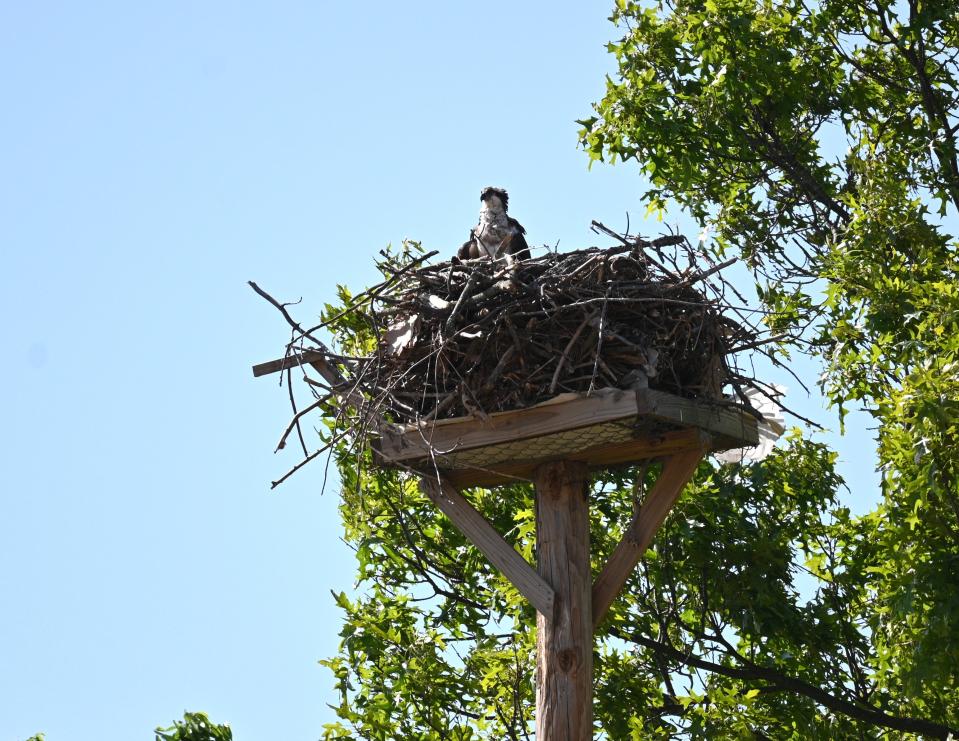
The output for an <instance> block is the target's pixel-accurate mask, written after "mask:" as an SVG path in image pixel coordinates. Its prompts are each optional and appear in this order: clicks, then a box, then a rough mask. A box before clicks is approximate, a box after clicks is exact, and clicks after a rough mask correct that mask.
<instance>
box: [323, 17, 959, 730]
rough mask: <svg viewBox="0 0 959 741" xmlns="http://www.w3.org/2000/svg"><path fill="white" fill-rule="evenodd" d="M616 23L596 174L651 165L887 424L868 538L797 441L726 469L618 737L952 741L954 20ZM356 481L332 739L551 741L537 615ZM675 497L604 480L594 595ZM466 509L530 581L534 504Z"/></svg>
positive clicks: (450, 537) (798, 341) (432, 519)
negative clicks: (639, 506)
mask: <svg viewBox="0 0 959 741" xmlns="http://www.w3.org/2000/svg"><path fill="white" fill-rule="evenodd" d="M612 20H613V21H614V22H615V23H616V24H617V28H618V29H619V31H620V32H621V34H622V36H621V38H620V40H618V41H616V42H615V43H612V44H610V51H611V52H612V53H613V54H615V56H616V59H617V60H618V64H619V70H618V74H616V75H615V76H614V77H612V78H611V79H610V80H609V82H608V87H607V92H606V95H605V97H604V98H603V100H602V101H600V102H599V103H598V104H597V105H596V114H595V116H594V117H592V118H590V119H588V120H585V121H583V122H582V124H583V131H582V142H583V145H584V147H585V148H586V149H587V151H588V153H589V154H590V156H591V157H592V158H594V159H596V160H607V161H616V160H634V161H635V162H636V163H638V165H639V167H640V168H641V169H642V171H643V172H644V173H645V174H646V175H647V176H648V177H649V178H650V181H651V182H652V188H651V190H650V191H649V193H648V194H647V196H646V198H647V201H648V203H649V206H650V209H651V210H657V209H664V208H666V207H668V206H671V204H678V206H680V207H682V208H684V209H686V210H688V211H689V212H690V213H691V214H692V215H693V216H694V217H695V218H696V219H698V220H699V221H700V222H701V223H702V224H704V225H708V226H709V227H710V228H711V229H712V231H713V233H714V235H715V240H714V242H713V244H714V249H716V250H717V251H719V252H722V253H724V254H727V255H728V254H739V255H741V256H742V257H743V258H744V261H745V262H746V264H747V265H748V266H749V267H750V268H751V269H752V271H753V273H754V275H755V276H756V282H757V289H758V291H759V295H760V298H761V300H762V301H763V302H764V304H765V305H766V307H767V308H768V309H769V311H770V312H771V314H770V318H769V321H770V324H771V325H772V327H773V329H774V330H776V331H777V332H781V333H782V334H783V335H784V336H785V337H786V339H784V340H783V343H782V345H781V346H780V347H779V348H778V349H777V350H778V352H780V353H784V354H785V353H789V352H792V353H797V352H807V353H811V354H812V355H813V356H814V357H815V358H817V359H818V360H819V362H821V364H822V377H821V385H822V388H823V391H824V393H825V394H826V395H827V398H829V399H830V400H831V402H832V403H834V404H835V405H836V406H837V408H838V409H839V411H840V414H841V413H842V412H843V411H844V410H845V409H846V408H848V407H849V406H851V405H856V406H861V407H863V408H865V409H866V410H868V411H869V413H870V414H872V415H873V416H874V418H875V420H876V425H877V429H878V461H877V465H878V467H879V469H880V471H881V473H882V492H881V503H880V504H879V505H878V506H877V507H876V509H875V510H874V511H872V512H870V513H868V514H866V515H864V516H853V515H852V514H851V513H850V511H849V510H848V508H847V507H845V506H844V505H843V501H842V496H843V493H844V489H843V483H842V481H841V480H840V479H839V477H838V476H837V474H836V472H835V469H834V462H835V456H834V454H833V453H831V452H830V451H829V450H828V449H827V448H826V447H824V446H823V445H822V444H821V443H818V442H816V441H815V440H813V439H809V438H806V437H803V436H802V435H801V434H800V433H799V432H798V431H794V432H793V433H792V434H791V435H790V436H789V437H788V439H787V440H785V441H784V442H783V444H782V445H781V446H780V447H779V449H778V450H777V451H776V452H775V453H774V454H773V455H772V456H770V457H769V458H767V459H766V460H764V461H762V462H760V463H755V464H751V465H746V466H716V465H713V464H710V463H704V464H703V465H702V466H701V467H700V469H699V471H698V473H697V476H696V477H695V479H694V481H693V483H692V484H691V485H690V487H689V489H688V491H687V493H686V494H685V495H684V496H683V498H682V499H681V500H680V503H679V504H678V505H677V507H676V509H675V510H674V512H673V513H672V514H671V515H670V517H669V518H668V519H667V521H666V523H665V525H664V527H663V529H662V530H661V532H660V533H659V535H658V536H657V539H656V542H655V545H654V548H653V549H652V550H651V551H650V553H649V554H648V556H647V558H646V559H645V560H644V562H643V563H642V564H641V566H640V567H639V569H638V570H637V571H636V573H635V574H634V575H633V577H632V578H631V579H630V581H629V582H628V585H627V589H626V592H625V594H624V595H623V596H622V597H621V598H620V599H619V600H618V601H617V602H616V603H615V605H614V607H613V609H612V611H611V614H610V616H609V617H608V619H607V620H606V621H605V622H604V623H603V624H602V626H600V629H599V632H598V634H597V639H596V640H597V642H596V655H595V658H596V661H595V664H596V678H595V685H596V688H595V693H596V704H595V718H596V725H597V730H596V733H597V737H603V738H611V739H629V738H634V739H646V738H664V739H665V738H723V739H725V738H775V739H793V738H794V739H808V738H821V739H834V738H888V737H892V738H927V737H928V738H946V737H947V735H948V733H949V729H956V728H959V493H957V490H959V489H957V484H959V372H957V370H959V366H957V365H956V363H957V350H959V287H957V282H956V277H957V272H959V260H957V243H956V241H955V239H954V238H953V237H952V236H950V235H949V234H947V233H946V230H945V227H944V224H945V223H946V222H947V221H948V220H950V219H955V217H956V214H957V209H959V166H957V143H956V134H957V128H959V121H957V117H956V101H957V94H959V87H957V73H959V70H957V63H956V51H957V41H959V6H957V5H956V3H955V2H954V0H948V1H946V0H941V1H940V2H930V3H924V2H920V1H919V0H913V2H897V3H895V4H890V3H887V2H884V1H883V0H878V1H877V2H871V1H870V2H858V0H822V1H821V2H819V3H816V4H813V3H805V2H800V1H799V0H787V1H785V2H780V1H778V0H777V1H775V2H774V1H773V0H762V1H760V0H704V1H698V0H697V1H687V0H679V1H678V2H675V3H673V4H669V5H665V4H658V5H657V4H655V3H644V4H638V3H633V2H626V1H621V2H618V3H617V6H616V9H615V11H614V15H613V18H612ZM397 259H398V260H403V259H408V258H404V256H403V255H400V256H397ZM341 298H342V300H343V303H344V304H346V303H348V302H349V301H350V298H351V297H350V296H349V295H348V293H346V292H344V294H343V296H342V297H341ZM335 313H336V312H335V308H334V307H329V310H328V312H327V315H328V316H331V317H332V316H334V315H335ZM331 329H332V331H333V333H334V335H335V336H336V337H337V340H338V343H339V345H340V346H341V347H344V348H347V349H353V350H357V349H363V348H364V347H367V348H368V344H369V342H370V341H371V339H370V337H369V336H368V335H367V334H366V330H365V328H364V327H363V326H362V324H360V323H357V322H349V321H348V320H347V319H341V320H337V321H334V322H333V325H332V326H331ZM334 411H335V410H332V409H331V410H330V412H331V414H332V413H334ZM337 463H338V465H339V468H340V471H341V474H342V479H343V492H344V494H343V497H344V498H343V504H342V515H343V520H344V524H345V536H346V539H347V541H348V542H349V543H350V544H352V545H353V547H354V548H355V549H356V554H357V560H358V563H359V574H358V578H359V584H360V596H359V597H357V598H355V599H348V598H347V597H346V596H345V595H338V596H337V601H338V603H339V605H340V606H341V608H342V610H343V611H344V613H345V617H346V620H345V624H344V628H343V631H342V644H341V650H340V653H339V654H338V655H337V656H336V657H334V658H332V659H330V660H328V661H326V662H324V663H325V664H326V665H327V666H329V667H330V668H331V670H332V671H333V672H334V674H335V676H336V680H337V683H338V687H339V691H340V702H339V705H338V708H337V711H338V715H339V718H340V720H339V722H337V723H335V724H332V725H331V726H329V727H328V728H327V731H326V738H328V739H354V738H357V739H358V738H364V739H393V738H409V739H480V738H491V739H492V738H495V739H501V738H512V739H521V738H528V737H529V736H530V735H531V715H532V704H533V699H534V698H533V677H532V671H533V653H534V650H535V643H534V641H535V639H534V635H533V629H534V623H535V620H534V614H533V612H532V610H531V608H530V607H529V606H528V605H526V604H525V602H524V601H523V600H522V598H520V596H519V595H518V594H517V593H516V591H515V590H514V589H513V588H512V587H511V585H510V584H509V583H508V582H507V581H506V580H504V579H503V578H502V577H501V576H499V575H498V574H497V573H496V572H495V571H494V570H493V569H492V568H491V567H490V566H489V564H488V563H487V562H486V561H485V559H484V558H483V557H482V556H480V555H479V554H478V553H477V552H476V551H475V550H474V549H473V548H471V547H470V546H469V545H468V544H467V543H466V542H465V541H464V539H463V537H462V536H461V535H460V534H459V533H458V531H457V530H456V529H455V528H454V527H453V526H452V525H451V524H450V523H449V522H448V521H447V520H446V519H445V518H443V517H442V516H440V515H438V514H437V513H436V511H435V509H434V508H433V506H432V505H431V504H430V503H429V501H428V500H427V499H426V498H425V497H424V496H423V495H422V494H421V493H420V492H419V490H418V489H417V487H416V482H415V480H414V479H413V478H412V477H409V476H407V475H405V474H402V473H397V472H384V471H379V470H376V469H374V468H372V467H371V466H370V465H369V464H370V461H369V460H368V458H367V457H366V456H365V455H364V454H356V453H355V452H353V451H351V450H349V449H347V448H346V446H345V443H341V444H340V445H339V447H338V449H337ZM654 475H655V471H649V470H645V469H633V470H629V471H624V472H616V473H607V474H603V475H601V476H599V477H598V478H597V480H596V481H595V484H594V488H593V493H592V494H591V499H590V505H591V511H592V523H591V528H592V531H591V538H592V549H593V559H594V560H593V569H594V573H595V572H597V571H598V569H599V567H600V565H601V564H602V563H603V562H604V561H605V559H606V557H607V556H608V555H609V553H610V552H611V550H612V548H613V547H614V545H615V543H616V541H617V539H618V537H619V535H620V534H621V532H622V527H623V525H624V524H625V523H626V522H627V521H628V517H629V513H630V512H631V510H632V507H633V506H634V499H635V498H637V497H641V496H642V492H643V490H644V488H645V485H647V484H648V483H649V482H650V481H651V480H652V479H653V477H654ZM468 496H469V497H470V499H471V501H472V502H473V504H474V505H475V506H476V507H477V508H478V509H479V510H480V511H481V512H483V513H484V515H486V517H487V518H488V519H489V520H490V521H491V522H492V523H493V524H494V525H495V526H496V527H497V529H498V530H499V531H500V532H502V533H505V534H506V536H507V539H508V540H510V541H511V542H512V543H514V545H515V546H516V548H517V549H518V550H519V551H520V552H522V553H523V554H524V555H526V556H527V557H528V558H530V559H531V560H532V558H533V553H532V550H533V544H534V532H533V530H534V525H533V523H534V516H533V501H532V495H531V492H530V489H529V488H528V487H526V486H513V487H508V488H501V489H498V490H495V491H489V490H483V489H479V490H473V491H471V492H468Z"/></svg>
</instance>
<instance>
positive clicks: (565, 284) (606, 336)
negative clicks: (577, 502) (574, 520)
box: [359, 246, 755, 422]
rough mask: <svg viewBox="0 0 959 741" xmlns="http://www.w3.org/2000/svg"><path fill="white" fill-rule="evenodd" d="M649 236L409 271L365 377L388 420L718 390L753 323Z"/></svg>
mask: <svg viewBox="0 0 959 741" xmlns="http://www.w3.org/2000/svg"><path fill="white" fill-rule="evenodd" d="M702 275H703V273H702V272H692V273H686V274H680V273H675V272H671V271H668V270H666V269H664V266H662V265H661V264H657V262H654V261H652V260H650V255H648V254H647V253H646V252H645V251H644V250H643V249H642V248H636V247H635V246H621V247H614V248H612V249H599V248H591V249H585V250H577V251H576V252H569V253H565V254H556V253H549V254H546V255H544V256H542V257H538V258H534V259H530V260H526V261H523V262H520V263H515V264H508V263H507V262H506V261H503V260H499V261H491V260H488V259H479V260H470V261H467V262H453V263H449V262H444V263H439V264H437V265H431V266H428V267H424V268H421V269H419V270H416V271H411V272H410V273H409V274H407V276H405V277H404V278H403V279H402V280H401V281H398V285H396V286H395V289H394V290H392V291H390V292H389V293H390V295H389V296H388V297H387V296H386V295H384V294H381V295H380V297H379V301H380V303H381V307H380V310H379V311H367V312H366V318H367V319H368V320H369V322H370V324H371V326H373V327H374V328H375V332H376V335H377V338H378V342H377V350H376V353H375V355H374V356H373V357H371V358H370V359H369V360H368V361H367V366H368V368H367V370H366V372H365V373H364V374H363V378H362V380H361V381H360V383H359V386H360V388H361V389H363V390H364V391H366V392H367V393H368V395H369V396H370V397H374V398H377V399H379V405H380V407H381V409H382V410H383V411H384V412H387V413H388V414H389V415H390V417H391V418H392V419H393V421H397V422H415V421H417V420H420V419H441V418H448V417H460V416H467V415H471V414H472V415H480V416H482V415H485V414H489V413H491V412H498V411H504V410H507V409H516V408H520V407H526V406H531V405H533V404H536V403H538V402H541V401H545V400H547V399H549V398H552V397H553V396H556V395H557V394H559V393H563V392H570V391H572V392H586V393H588V392H590V391H592V390H593V389H596V388H606V387H618V388H630V387H633V386H648V387H650V388H654V389H658V390H662V391H668V392H670V393H673V394H678V395H681V396H686V397H697V398H710V399H717V398H719V397H720V396H721V393H722V389H723V387H724V386H725V385H726V384H727V382H728V381H729V380H730V371H729V368H728V366H727V363H726V354H727V353H728V352H729V350H730V348H732V347H734V346H736V345H737V344H743V343H747V342H751V341H753V340H754V339H755V336H754V334H753V333H752V332H751V331H750V330H748V329H746V328H744V327H743V326H742V325H741V324H740V323H738V322H735V321H733V320H731V319H729V318H727V317H726V316H724V315H723V314H722V313H721V311H720V308H719V306H718V305H717V303H716V301H715V300H711V299H709V298H707V296H706V294H705V293H704V292H703V291H702V290H700V288H699V287H698V286H697V283H698V282H699V280H701V279H702Z"/></svg>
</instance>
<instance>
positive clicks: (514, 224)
mask: <svg viewBox="0 0 959 741" xmlns="http://www.w3.org/2000/svg"><path fill="white" fill-rule="evenodd" d="M508 222H509V228H510V231H512V232H513V235H512V237H511V238H510V240H509V245H508V246H507V247H506V251H507V253H509V254H510V255H512V256H513V257H515V258H516V259H517V260H529V257H530V255H529V245H528V244H526V237H525V236H524V235H525V234H526V229H524V228H523V225H522V224H520V223H519V222H518V221H517V220H516V219H514V218H513V217H512V216H510V217H508Z"/></svg>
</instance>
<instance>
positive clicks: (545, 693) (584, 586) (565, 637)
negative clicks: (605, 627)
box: [534, 461, 593, 741]
mask: <svg viewBox="0 0 959 741" xmlns="http://www.w3.org/2000/svg"><path fill="white" fill-rule="evenodd" d="M588 476H589V474H588V469H587V467H586V465H585V464H584V463H577V462H570V461H559V462H555V463H545V464H543V465H542V466H540V467H539V468H538V469H537V470H536V472H535V474H534V480H535V484H536V541H537V546H536V549H537V570H538V571H539V573H540V575H541V576H542V577H543V579H545V580H546V582H547V583H548V584H549V585H550V586H551V587H552V588H553V592H554V609H553V614H552V615H545V614H542V613H541V614H539V615H537V616H536V631H537V635H536V738H537V741H587V740H588V739H591V738H592V733H593V616H592V608H591V590H592V584H591V582H592V576H591V574H590V565H589V505H588V502H587V499H586V494H587V484H588V480H589V479H588Z"/></svg>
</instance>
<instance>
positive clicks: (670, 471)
mask: <svg viewBox="0 0 959 741" xmlns="http://www.w3.org/2000/svg"><path fill="white" fill-rule="evenodd" d="M708 450H709V448H708V446H707V445H706V444H705V442H704V444H703V445H702V446H699V447H696V448H692V449H690V450H686V451H683V452H681V453H676V454H674V455H671V456H669V457H668V458H666V460H665V462H664V463H663V470H662V473H660V474H659V478H658V479H656V483H655V484H654V485H653V488H652V489H651V490H650V492H649V494H648V495H647V497H646V500H645V501H644V502H643V505H642V507H640V509H639V511H638V512H637V513H636V514H635V515H634V516H633V520H632V522H630V524H629V527H628V528H627V529H626V532H625V533H624V534H623V538H622V540H620V541H619V544H618V545H617V546H616V549H615V550H614V551H613V553H612V555H611V556H610V557H609V560H608V561H607V562H606V565H605V566H604V567H603V571H602V572H601V573H600V575H599V576H598V577H597V578H596V581H595V582H594V584H593V630H594V631H595V630H596V628H597V626H598V625H599V624H600V623H601V622H602V621H603V618H604V617H606V613H607V611H608V610H609V607H610V605H612V604H613V600H615V599H616V597H618V596H619V593H620V592H621V591H622V589H623V585H624V584H625V583H626V580H627V579H628V578H629V575H630V574H631V573H632V571H633V569H634V568H636V564H638V563H639V561H640V559H641V558H642V557H643V553H645V552H646V549H647V548H648V547H649V544H650V543H651V542H652V540H653V537H654V536H655V535H656V531H657V530H659V527H660V525H662V524H663V520H665V519H666V515H667V514H669V510H670V509H672V506H673V505H674V504H675V503H676V500H677V499H679V495H680V494H681V493H682V491H683V487H684V486H685V485H686V483H687V482H688V481H689V479H691V478H692V476H693V473H694V472H695V471H696V467H697V466H698V465H699V462H700V461H701V460H702V459H703V456H704V455H705V454H706V452H707V451H708Z"/></svg>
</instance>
